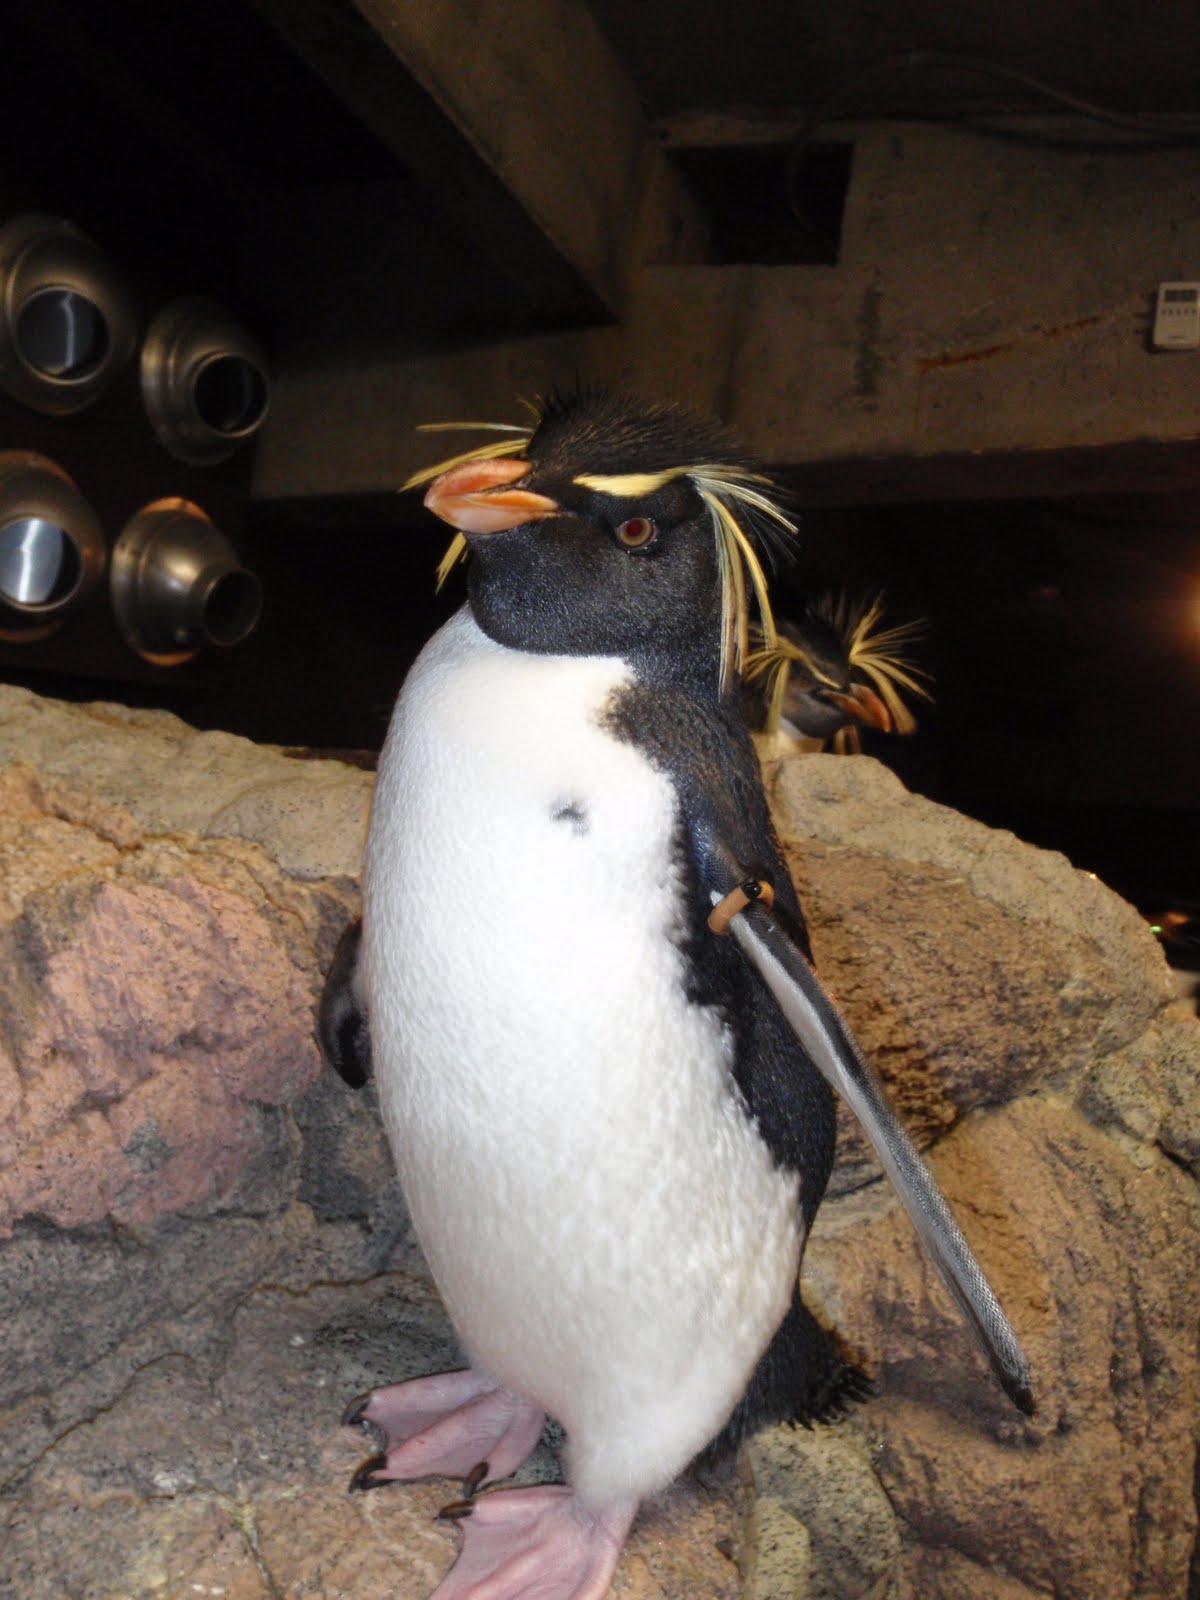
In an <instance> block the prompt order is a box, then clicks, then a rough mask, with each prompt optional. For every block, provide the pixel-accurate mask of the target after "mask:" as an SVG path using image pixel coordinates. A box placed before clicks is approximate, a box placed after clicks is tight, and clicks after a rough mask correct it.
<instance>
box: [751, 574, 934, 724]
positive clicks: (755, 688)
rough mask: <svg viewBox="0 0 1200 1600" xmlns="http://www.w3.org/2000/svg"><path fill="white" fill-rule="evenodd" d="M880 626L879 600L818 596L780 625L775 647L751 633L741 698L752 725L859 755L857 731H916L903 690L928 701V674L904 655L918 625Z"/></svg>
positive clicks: (755, 631) (779, 621) (880, 611)
mask: <svg viewBox="0 0 1200 1600" xmlns="http://www.w3.org/2000/svg"><path fill="white" fill-rule="evenodd" d="M882 621H883V597H882V596H877V597H876V598H875V599H873V600H867V601H858V602H857V603H855V602H852V601H850V600H849V599H847V597H846V596H845V595H838V596H834V595H821V596H819V597H818V598H817V599H816V600H814V601H811V602H810V603H809V604H808V605H807V606H806V607H805V609H804V613H803V615H802V616H801V617H799V618H797V619H795V620H793V619H791V618H788V619H786V620H784V619H782V618H781V619H779V620H778V622H777V627H776V640H775V645H774V647H773V648H772V647H771V646H769V645H768V644H767V642H766V640H765V639H763V637H762V635H761V632H759V631H758V630H752V641H753V648H752V649H751V652H750V654H749V656H748V657H747V658H746V670H745V691H744V694H743V709H744V710H745V712H746V716H747V720H748V721H749V722H750V725H751V727H754V728H759V727H761V728H762V730H763V731H764V732H765V733H767V734H775V733H778V734H779V735H780V736H781V737H782V738H783V739H785V740H786V741H787V743H788V744H794V743H797V742H798V743H800V744H802V745H803V746H804V747H805V748H809V749H814V750H823V749H826V748H832V749H833V750H834V751H835V753H836V754H838V755H856V754H857V753H858V752H859V751H860V750H861V749H862V739H861V736H860V733H859V729H860V728H864V727H866V728H876V729H878V730H879V732H880V733H898V734H912V733H915V732H916V731H917V722H916V718H915V717H914V716H913V714H912V712H911V711H910V710H909V708H908V706H907V704H906V703H905V700H904V695H903V694H902V693H901V690H903V691H904V694H909V695H917V696H919V697H920V698H921V699H923V700H928V699H929V698H930V694H929V690H928V689H927V688H926V687H925V685H924V684H923V683H922V682H921V679H922V678H924V677H926V676H927V674H926V673H925V672H924V671H923V670H922V669H921V668H920V667H918V666H916V665H914V663H913V662H912V661H911V660H909V659H908V657H907V655H906V653H905V652H906V648H907V646H908V645H909V644H910V643H911V641H912V640H913V639H915V638H916V637H917V635H918V634H919V633H920V632H921V625H920V624H919V623H911V622H903V623H899V624H897V625H895V626H893V627H887V628H885V627H882V626H881V623H882Z"/></svg>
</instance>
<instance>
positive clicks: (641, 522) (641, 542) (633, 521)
mask: <svg viewBox="0 0 1200 1600" xmlns="http://www.w3.org/2000/svg"><path fill="white" fill-rule="evenodd" d="M616 534H617V543H618V544H622V545H624V546H625V548H626V550H644V549H645V548H646V546H647V545H649V544H653V543H654V541H655V539H657V538H658V528H657V527H656V525H655V524H654V523H653V522H651V520H650V518H649V517H630V518H629V520H628V522H623V523H622V524H621V526H620V527H619V528H618V529H617V530H616Z"/></svg>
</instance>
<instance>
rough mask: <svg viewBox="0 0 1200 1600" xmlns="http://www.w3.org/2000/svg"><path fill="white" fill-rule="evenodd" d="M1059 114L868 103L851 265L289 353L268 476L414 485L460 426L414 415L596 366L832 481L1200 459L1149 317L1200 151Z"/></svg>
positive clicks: (996, 476)
mask: <svg viewBox="0 0 1200 1600" xmlns="http://www.w3.org/2000/svg"><path fill="white" fill-rule="evenodd" d="M1055 131H1056V130H1055V127H1054V125H1048V124H1046V123H1037V124H1033V123H1024V122H1023V123H1021V124H1018V125H1014V126H1013V127H1012V128H1011V129H1010V130H1009V133H1008V136H1007V137H1005V138H997V137H989V136H984V135H982V134H978V133H971V132H966V131H959V130H949V129H943V128H931V127H916V126H909V125H904V126H902V127H901V126H896V125H886V124H880V125H874V126H860V127H858V128H857V129H854V130H853V131H852V136H853V138H854V167H853V177H852V182H851V188H850V193H849V197H848V202H847V209H846V215H845V219H844V226H843V248H842V259H841V261H840V262H839V264H838V265H836V266H820V267H813V266H797V267H758V266H753V265H747V266H726V267H716V266H681V265H666V266H648V267H643V268H642V269H641V270H640V271H639V272H638V273H637V274H636V277H635V278H634V280H633V285H632V293H631V295H630V298H629V305H628V310H627V313H626V317H625V320H624V322H623V324H622V325H621V326H619V327H610V328H603V329H595V330H591V331H587V332H583V333H575V334H570V335H564V336H558V337H548V338H540V339H525V340H519V341H515V342H511V343H507V344H500V345H496V346H492V347H489V348H480V349H475V350H470V349H468V350H458V351H447V352H445V353H444V354H433V355H426V356H421V357H405V356H403V355H401V354H400V353H397V354H396V356H395V359H391V358H389V357H388V355H387V353H386V352H380V353H379V356H378V357H377V359H376V360H374V361H373V362H372V364H371V367H370V369H369V370H366V371H364V370H363V369H361V368H359V367H355V368H353V369H345V370H339V369H338V367H337V363H336V358H334V359H332V360H328V359H327V360H323V361H320V362H318V363H317V364H316V366H315V367H314V369H313V370H312V371H311V372H309V373H307V374H306V371H305V370H303V369H300V368H297V369H295V370H291V371H289V370H287V369H286V366H285V371H284V375H283V381H282V383H281V385H280V391H279V396H278V401H277V403H276V406H275V409H274V413H273V419H272V422H271V424H270V427H269V429H268V431H267V435H266V437H265V438H264V441H263V447H262V451H261V455H260V462H259V477H258V493H259V494H260V495H265V496H267V497H275V496H279V497H286V496H295V495H302V494H330V493H337V492H339V490H340V489H342V488H345V489H347V490H358V491H363V490H371V489H378V488H381V487H384V486H387V485H394V484H395V482H396V481H397V478H398V477H400V476H402V475H403V473H404V471H405V470H407V469H408V468H409V467H410V466H411V465H415V464H416V463H417V462H418V461H419V459H420V458H421V455H422V452H424V451H428V452H429V453H432V452H433V451H434V450H436V449H437V448H438V447H437V446H436V445H430V444H429V443H428V442H422V441H417V440H414V443H413V449H412V452H411V454H405V456H404V459H403V460H399V459H398V456H397V441H398V440H399V439H402V438H403V437H404V433H405V430H406V428H407V427H408V426H409V425H410V424H412V425H414V426H415V424H416V423H418V422H421V421H426V420H431V419H435V418H437V417H438V416H457V417H461V416H473V415H481V416H499V417H503V416H507V415H509V414H511V413H513V411H514V401H515V397H516V396H517V395H520V394H531V393H536V392H538V391H539V390H541V389H544V388H545V387H546V385H547V384H548V383H550V382H553V381H556V380H560V381H561V380H564V379H565V380H567V381H570V380H572V379H573V378H574V377H575V376H576V375H577V374H579V373H582V374H584V375H587V376H590V377H595V378H598V379H601V380H604V381H608V382H612V383H616V384H620V385H623V386H626V387H629V388H632V389H635V390H638V391H640V392H645V393H648V394H653V395H667V396H671V397H673V398H676V399H679V400H681V401H684V402H686V403H688V404H690V405H693V406H695V407H697V408H699V409H701V410H707V411H715V412H716V413H717V414H718V415H720V416H722V417H724V418H725V419H726V420H727V421H728V422H729V423H731V424H732V425H733V426H734V427H735V428H736V429H737V431H738V432H739V433H740V434H741V435H742V437H743V439H744V440H745V441H746V443H747V445H748V446H749V447H750V448H751V449H752V450H754V451H755V452H756V453H757V454H759V455H760V456H762V457H763V458H765V459H766V460H768V461H771V462H773V463H776V464H777V465H779V466H780V467H782V468H784V469H786V470H788V471H789V472H790V473H792V474H794V475H795V478H796V481H797V483H798V484H800V485H803V484H804V483H805V482H807V483H808V484H809V485H810V486H811V488H812V491H813V498H814V499H816V500H822V501H825V502H838V501H840V502H843V503H850V502H852V501H854V500H857V499H863V498H871V499H901V498H912V497H926V496H927V497H930V498H933V497H936V495H937V494H938V493H940V492H943V490H944V489H948V490H949V492H952V493H954V494H956V495H964V496H970V495H971V494H986V495H995V494H1009V495H1013V496H1020V495H1024V494H1035V493H1036V494H1045V493H1080V492H1087V491H1091V490H1093V489H1102V488H1111V487H1113V486H1114V484H1118V485H1123V486H1136V483H1138V482H1142V483H1144V485H1145V486H1146V487H1150V486H1163V487H1168V486H1173V485H1174V486H1181V485H1183V484H1184V483H1193V482H1196V481H1198V480H1200V401H1198V400H1197V395H1198V394H1200V381H1198V380H1200V354H1196V355H1180V354H1174V353H1172V354H1162V353H1157V352H1153V351H1152V350H1151V349H1150V348H1149V342H1148V331H1149V321H1150V309H1151V300H1152V296H1153V293H1154V290H1155V287H1156V285H1157V283H1158V282H1159V281H1160V280H1162V279H1165V278H1176V277H1196V276H1200V205H1198V204H1197V200H1196V189H1195V158H1194V154H1193V153H1191V152H1189V151H1167V150H1158V151H1149V150H1140V151H1137V152H1131V151H1128V150H1115V149H1106V148H1103V147H1096V146H1092V147H1090V148H1088V149H1082V150H1081V149H1074V148H1073V149H1063V148H1055V147H1053V146H1052V145H1050V144H1048V143H1047V142H1046V140H1047V135H1048V134H1051V133H1053V132H1055ZM1139 474H1144V476H1139ZM1131 475H1132V479H1133V482H1132V483H1131Z"/></svg>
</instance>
